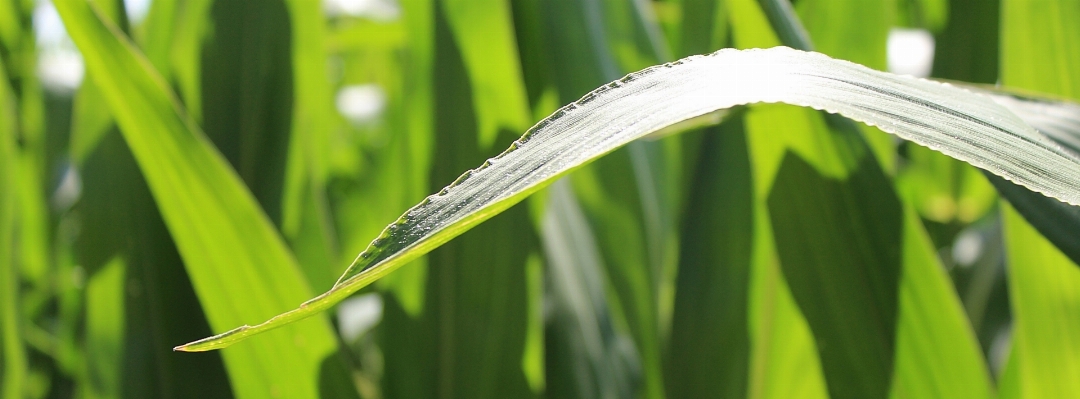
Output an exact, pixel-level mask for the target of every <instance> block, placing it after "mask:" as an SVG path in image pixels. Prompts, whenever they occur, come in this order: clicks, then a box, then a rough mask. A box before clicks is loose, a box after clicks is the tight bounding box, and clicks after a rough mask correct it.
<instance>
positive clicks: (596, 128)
mask: <svg viewBox="0 0 1080 399" xmlns="http://www.w3.org/2000/svg"><path fill="white" fill-rule="evenodd" d="M761 101H767V102H786V103H791V104H794V105H803V106H810V107H818V108H822V109H827V110H830V111H833V112H837V113H840V114H841V115H844V116H847V117H850V118H852V119H855V120H859V121H863V122H866V123H869V124H873V125H876V126H879V127H881V128H882V130H884V131H886V132H891V133H894V134H896V135H898V136H900V137H901V138H904V139H908V140H912V141H915V142H916V143H920V144H925V145H928V146H932V147H933V148H936V149H938V150H940V151H942V152H943V153H946V154H949V155H950V156H954V157H956V158H958V159H962V160H965V161H966V162H969V163H972V164H975V165H977V166H979V167H982V168H984V169H987V170H990V171H993V172H994V173H997V174H1000V175H1002V176H1004V177H1006V178H1009V179H1011V180H1014V181H1017V182H1020V183H1021V184H1023V185H1025V186H1027V187H1029V188H1031V189H1033V190H1035V191H1040V192H1044V193H1046V194H1048V195H1051V196H1053V197H1055V198H1059V199H1061V200H1063V201H1066V202H1069V203H1080V189H1078V188H1077V187H1080V162H1078V161H1077V160H1076V159H1075V158H1074V157H1073V156H1072V155H1070V154H1069V153H1068V152H1066V151H1065V150H1062V149H1060V147H1058V146H1057V145H1056V144H1053V142H1052V141H1050V139H1048V138H1046V137H1045V136H1042V135H1041V134H1039V133H1038V132H1037V131H1035V130H1034V129H1032V128H1031V127H1029V126H1027V125H1025V124H1024V123H1023V122H1022V121H1020V120H1019V119H1017V118H1016V117H1015V116H1013V115H1012V114H1011V113H1009V111H1007V110H1005V109H1004V108H1001V107H1000V106H998V105H996V104H994V103H993V102H991V101H990V100H988V99H985V98H982V97H979V96H974V95H971V94H970V93H967V92H965V91H963V90H961V89H957V88H953V87H949V86H945V85H941V84H938V83H934V82H929V81H922V80H916V79H912V78H907V77H899V76H894V75H891V74H888V73H883V72H877V71H872V70H870V69H868V68H865V67H861V66H858V65H856V64H852V63H848V62H844V61H837V60H833V59H831V58H828V57H826V56H824V55H820V54H815V53H806V52H800V51H796V50H791V49H787V48H774V49H768V50H745V51H739V50H721V51H718V52H716V53H713V54H711V55H707V56H697V57H691V58H689V59H684V60H682V61H678V62H673V63H669V64H665V65H661V66H657V67H652V68H649V69H646V70H644V71H642V72H638V73H634V74H631V75H628V76H627V77H626V78H623V79H621V80H619V81H616V82H613V83H611V84H608V85H605V86H603V87H601V88H599V89H597V90H596V91H594V92H592V93H589V94H587V95H586V96H585V97H583V98H582V100H579V101H578V102H576V103H574V104H571V105H568V106H566V107H564V108H562V109H560V110H559V111H557V112H556V113H555V114H553V115H552V116H551V117H549V118H547V119H545V120H543V121H541V122H540V123H538V124H537V125H536V126H534V128H533V129H531V130H530V131H529V132H528V133H526V135H525V136H523V137H522V138H521V139H519V140H518V141H517V142H516V143H515V144H514V145H512V146H511V148H510V149H508V150H507V151H506V152H504V153H503V154H501V155H500V156H498V157H495V158H492V159H489V160H488V161H487V162H485V163H484V164H483V165H482V166H481V167H480V168H477V169H474V170H472V171H468V172H466V173H465V174H464V175H463V176H462V177H460V178H458V180H457V181H455V183H454V184H452V185H451V186H449V187H447V188H445V189H443V190H442V191H440V192H439V193H438V194H436V195H433V196H431V197H428V199H426V200H425V201H424V202H421V203H420V204H419V205H417V206H416V207H414V208H413V209H411V210H410V211H409V212H407V213H406V214H405V215H403V216H402V218H400V219H399V220H398V221H397V222H395V223H394V224H392V225H391V226H389V227H388V228H387V229H386V230H385V231H384V233H383V235H381V236H380V237H379V238H378V239H377V240H376V241H374V242H373V245H372V246H370V247H369V248H368V250H366V251H365V252H364V253H362V254H361V255H360V257H359V258H358V260H357V261H356V262H355V263H354V264H353V265H351V266H350V267H349V269H348V270H347V271H346V272H345V274H344V275H343V276H342V277H341V278H340V279H339V280H338V283H337V284H336V285H335V287H334V288H333V289H331V290H330V291H328V292H327V293H324V294H323V295H320V296H318V297H316V298H315V299H312V300H310V301H308V302H307V303H305V304H304V305H302V307H301V308H299V309H296V310H294V311H291V312H288V313H285V314H282V315H279V316H278V317H276V318H274V319H273V320H270V321H268V322H267V323H264V324H261V325H259V326H255V327H241V328H238V329H235V330H233V331H230V332H227V333H224V334H222V335H220V336H218V337H213V338H210V339H207V340H205V341H200V342H198V343H192V344H189V345H184V346H181V347H180V348H179V349H183V350H209V349H216V348H221V347H224V346H228V345H229V344H232V343H234V342H237V341H239V340H242V339H243V338H246V337H248V336H250V335H252V334H254V333H258V332H262V331H266V330H269V329H272V328H276V327H280V326H282V325H285V324H288V323H290V322H292V321H296V320H299V319H302V318H305V317H308V316H311V315H313V314H315V313H317V312H318V311H320V310H323V309H326V308H328V307H329V306H331V305H332V304H334V303H336V302H337V301H340V300H341V299H343V298H344V297H346V296H348V295H349V294H351V293H352V292H355V291H356V290H357V289H359V288H361V287H363V286H365V285H367V284H370V283H371V282H372V281H374V280H376V279H378V278H379V277H382V276H383V275H385V274H387V273H389V272H390V271H392V270H394V269H396V268H397V267H400V266H401V265H402V264H404V262H407V261H409V260H412V259H415V258H416V257H418V256H420V255H422V254H423V253H426V252H428V251H430V250H432V249H434V248H435V247H437V246H439V245H441V244H442V243H445V242H447V241H449V240H450V239H451V238H453V237H455V236H457V235H460V234H461V233H463V232H464V231H465V230H467V229H468V228H470V227H472V226H474V225H476V224H478V223H480V222H481V221H483V220H486V219H488V218H490V217H492V216H494V215H495V214H497V213H499V212H500V211H503V210H505V209H507V208H509V207H510V206H512V205H513V204H515V203H517V202H519V201H521V200H522V199H524V198H525V197H526V196H528V195H529V194H532V193H533V192H535V191H536V190H538V189H540V188H541V187H543V186H544V185H545V184H547V183H550V182H551V181H552V180H553V179H555V178H557V177H559V176H562V175H564V174H566V173H568V172H569V171H571V170H574V169H576V168H578V167H580V166H581V165H583V164H585V163H588V162H589V161H592V160H594V159H596V158H599V157H600V156H603V155H604V154H606V153H608V152H611V151H612V150H613V149H615V148H618V147H620V146H622V145H625V144H627V143H629V142H631V141H633V140H634V139H636V138H639V137H641V136H644V135H647V134H648V133H651V132H653V131H656V130H658V129H661V128H663V127H665V126H668V125H671V124H673V123H676V122H679V121H682V120H685V119H689V118H692V117H695V116H699V115H702V114H705V113H708V112H712V111H715V110H717V109H723V108H730V107H732V106H736V105H743V104H748V103H755V102H761ZM988 143H991V144H988ZM1004 149H1007V150H1004Z"/></svg>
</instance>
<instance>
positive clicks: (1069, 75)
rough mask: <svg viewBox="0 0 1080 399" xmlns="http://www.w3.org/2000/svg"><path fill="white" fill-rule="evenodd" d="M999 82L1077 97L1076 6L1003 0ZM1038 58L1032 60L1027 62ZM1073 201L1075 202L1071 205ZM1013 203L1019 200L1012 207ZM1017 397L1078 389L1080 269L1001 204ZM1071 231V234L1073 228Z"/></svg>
mask: <svg viewBox="0 0 1080 399" xmlns="http://www.w3.org/2000/svg"><path fill="white" fill-rule="evenodd" d="M1001 16H1002V21H1001V26H1002V32H1001V82H1002V83H1003V84H1004V85H1005V86H1006V87H1017V88H1021V89H1027V90H1038V91H1042V92H1045V93H1051V94H1055V95H1060V96H1063V97H1065V98H1071V99H1074V100H1075V99H1080V74H1077V71H1076V70H1075V68H1074V66H1075V65H1077V63H1078V62H1080V45H1078V44H1077V43H1076V42H1075V41H1073V40H1072V38H1075V37H1077V35H1080V26H1078V25H1077V24H1075V23H1074V21H1076V20H1077V18H1080V3H1074V2H1030V1H1015V0H1004V1H1002V8H1001ZM1036 59H1037V60H1039V61H1038V62H1031V60H1036ZM1074 205H1075V204H1074ZM1018 206H1019V205H1018ZM1002 208H1003V209H1002V213H1003V216H1002V217H1003V219H1004V233H1005V244H1006V253H1007V254H1008V262H1009V263H1008V272H1009V300H1010V304H1011V307H1012V311H1013V320H1014V322H1013V323H1014V327H1013V342H1014V348H1016V349H1017V350H1016V355H1015V358H1013V359H1010V361H1011V362H1013V363H1014V364H1013V366H1014V367H1015V368H1017V371H1016V373H1017V376H1018V380H1019V382H1018V385H1019V392H1020V394H1021V395H1020V396H1021V397H1068V396H1075V395H1076V394H1077V393H1078V392H1080V380H1078V379H1077V378H1076V376H1077V375H1080V306H1078V304H1080V268H1077V267H1076V265H1075V264H1074V263H1073V262H1071V261H1070V260H1069V259H1068V258H1067V257H1065V256H1064V255H1063V254H1062V252H1061V251H1060V250H1059V249H1057V248H1055V247H1054V246H1053V245H1051V244H1050V242H1048V240H1047V239H1046V238H1044V237H1043V236H1041V235H1040V234H1039V232H1037V231H1036V230H1035V229H1034V228H1032V227H1031V225H1029V224H1028V223H1027V222H1026V221H1025V220H1024V219H1023V218H1021V217H1020V216H1019V215H1018V213H1017V212H1016V210H1015V209H1013V208H1012V207H1010V206H1003V207H1002ZM1073 234H1074V235H1075V232H1073Z"/></svg>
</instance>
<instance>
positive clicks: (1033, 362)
mask: <svg viewBox="0 0 1080 399" xmlns="http://www.w3.org/2000/svg"><path fill="white" fill-rule="evenodd" d="M1002 208H1003V209H1002V212H1003V216H1002V217H1003V218H1004V221H1005V245H1006V246H1007V247H1006V248H1007V249H1008V250H1007V253H1008V257H1009V258H1008V259H1009V294H1010V298H1011V299H1012V310H1013V320H1014V327H1013V340H1014V342H1015V346H1014V348H1016V349H1015V350H1014V354H1013V356H1015V358H1014V359H1013V360H1012V362H1014V363H1016V364H1015V366H1014V367H1016V368H1017V373H1018V377H1019V383H1018V385H1019V386H1020V387H1019V391H1020V392H1021V393H1022V394H1021V396H1022V397H1036V398H1053V397H1066V396H1070V395H1072V394H1074V393H1076V392H1080V382H1078V381H1077V379H1076V378H1075V376H1076V375H1077V374H1078V373H1080V352H1078V351H1077V350H1076V348H1080V346H1078V345H1077V344H1075V341H1076V339H1077V336H1078V334H1077V331H1080V316H1078V311H1077V309H1078V307H1077V306H1076V305H1077V303H1078V302H1080V295H1078V293H1080V269H1078V268H1077V267H1076V265H1075V264H1073V263H1072V262H1070V261H1069V259H1068V258H1067V257H1065V256H1064V255H1063V254H1062V253H1061V251H1059V250H1058V249H1057V248H1054V246H1053V245H1052V244H1050V242H1048V241H1047V240H1046V239H1045V238H1043V237H1042V236H1041V235H1040V234H1039V232H1038V231H1037V230H1035V229H1034V228H1032V227H1031V226H1030V225H1029V224H1028V223H1027V222H1026V221H1025V220H1024V219H1023V217H1021V216H1020V214H1019V213H1017V212H1016V210H1014V209H1013V208H1012V207H1011V206H1008V205H1004V206H1003V207H1002Z"/></svg>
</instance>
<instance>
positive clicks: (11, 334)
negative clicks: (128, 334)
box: [0, 58, 27, 398]
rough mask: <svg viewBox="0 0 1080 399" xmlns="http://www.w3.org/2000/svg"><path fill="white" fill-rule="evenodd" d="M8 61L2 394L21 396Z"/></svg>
mask: <svg viewBox="0 0 1080 399" xmlns="http://www.w3.org/2000/svg"><path fill="white" fill-rule="evenodd" d="M4 61H5V60H4V59H3V58H0V348H2V349H0V353H2V354H3V358H2V360H0V365H3V367H2V368H0V370H2V372H0V394H2V395H0V396H3V397H5V398H20V397H24V395H25V394H26V389H25V388H24V385H23V383H24V382H25V380H26V375H27V358H26V350H25V349H24V347H23V341H22V333H21V332H20V329H21V328H22V327H20V326H21V325H22V323H23V321H24V320H25V318H23V317H22V316H21V314H20V313H21V312H20V306H19V304H20V301H19V292H20V290H19V276H20V273H19V268H18V267H17V265H18V262H16V261H15V251H14V248H15V212H16V208H15V201H16V198H17V196H16V182H15V181H14V180H15V177H16V176H18V175H19V174H18V172H17V170H16V167H17V166H18V165H17V163H16V162H15V160H16V159H17V156H16V147H15V133H16V125H15V122H16V121H17V119H16V115H15V114H16V109H17V108H16V106H15V93H13V92H12V91H11V90H10V88H9V86H8V78H7V70H6V69H5V62H4Z"/></svg>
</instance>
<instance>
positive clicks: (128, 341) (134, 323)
mask: <svg viewBox="0 0 1080 399" xmlns="http://www.w3.org/2000/svg"><path fill="white" fill-rule="evenodd" d="M98 101H103V100H100V99H99V100H98ZM80 173H81V175H82V193H81V197H80V199H79V203H78V204H77V205H76V207H75V209H74V210H75V212H77V214H78V215H79V223H80V224H81V225H82V227H83V228H84V229H86V231H92V232H94V234H81V235H79V236H78V239H77V240H76V242H75V248H74V249H75V252H76V255H77V260H78V262H79V264H80V265H81V266H82V267H83V268H84V270H85V273H86V274H87V275H88V276H89V285H88V288H87V292H86V298H87V305H86V306H87V313H86V323H87V329H88V331H87V337H86V340H87V343H88V345H89V344H95V345H101V346H99V347H97V348H88V350H87V364H88V366H94V367H88V370H87V371H88V373H89V375H88V378H90V379H91V380H90V384H91V387H94V386H101V385H102V384H105V383H107V382H105V381H100V380H98V381H94V380H93V378H97V377H96V376H95V374H96V373H107V372H108V369H107V368H105V367H104V366H106V365H109V364H112V362H113V361H114V359H113V356H117V355H119V356H121V364H120V365H119V370H118V373H119V374H118V375H119V377H121V381H120V383H121V385H122V387H121V389H119V391H118V392H121V393H123V394H124V395H127V396H129V397H173V398H182V397H192V396H198V397H213V396H229V395H230V394H231V392H230V387H229V381H228V376H227V374H226V373H225V367H224V366H223V364H222V361H221V357H220V356H207V357H202V356H200V357H183V356H175V355H174V354H173V353H172V352H171V351H170V350H169V347H170V346H171V344H174V343H175V342H177V341H183V340H185V339H190V338H189V337H193V336H194V337H197V336H199V335H200V334H205V333H208V332H210V331H211V330H210V328H209V326H208V325H207V323H206V316H205V315H204V314H203V311H202V308H201V307H200V306H199V302H198V298H197V297H196V296H195V292H194V290H193V289H192V287H191V282H190V281H189V279H188V276H187V274H186V273H185V272H184V264H183V261H182V260H181V259H180V255H179V254H178V253H177V250H176V244H175V243H173V240H172V238H171V237H170V236H169V232H168V230H167V229H166V227H165V223H164V221H162V220H161V215H160V212H159V209H158V207H157V206H156V205H155V204H154V199H153V197H152V195H151V194H150V190H149V188H148V187H147V186H146V182H145V181H144V180H143V176H142V174H140V173H139V169H138V165H137V164H136V162H135V159H134V157H133V155H132V154H131V151H130V150H129V149H128V148H127V146H126V145H125V143H124V140H123V137H122V136H121V134H120V132H119V130H117V129H116V128H115V127H112V128H109V129H108V130H107V131H106V133H105V134H104V136H103V137H102V138H101V141H100V143H99V144H98V145H97V146H95V147H94V149H93V151H91V152H90V153H89V154H87V157H86V159H85V160H84V161H83V163H82V164H81V165H80ZM110 268H112V269H118V270H117V271H115V272H113V271H110V270H109V269H110ZM104 273H115V274H119V275H120V278H121V281H120V284H119V286H113V287H112V289H118V293H119V294H121V295H122V296H121V297H120V299H121V300H122V302H121V303H120V305H121V306H115V305H114V304H113V303H111V302H112V300H111V299H109V298H107V297H102V293H103V292H104V293H109V292H110V291H109V290H108V289H107V288H106V287H105V286H109V285H111V284H113V283H115V281H113V277H109V276H108V275H107V274H106V275H105V276H101V275H102V274H104ZM95 285H103V286H101V287H95ZM102 302H105V303H102ZM117 318H120V319H121V320H120V323H121V324H120V327H121V328H122V329H121V330H120V331H119V332H120V334H118V335H116V336H110V335H109V334H112V333H113V330H112V326H113V325H114V324H115V323H117V320H116V319H117ZM91 329H93V330H91ZM113 340H119V341H121V343H122V345H121V346H119V347H118V348H117V349H119V352H111V351H107V350H104V349H105V346H104V345H103V344H107V343H108V342H111V341H113ZM95 341H104V342H99V343H95ZM97 367H102V369H100V370H98V369H96V368H97ZM163 376H168V377H163ZM188 379H198V380H199V381H200V383H199V384H185V383H182V382H181V381H184V380H188Z"/></svg>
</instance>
